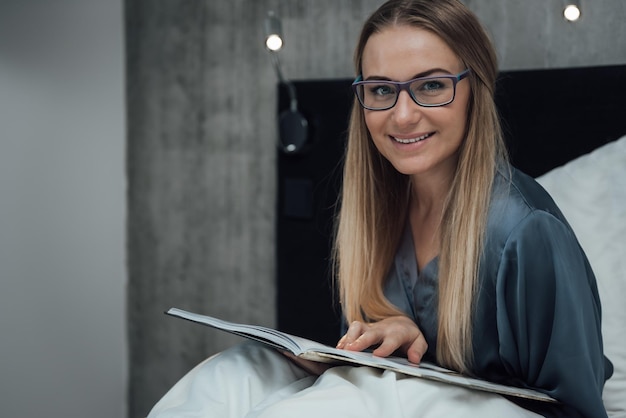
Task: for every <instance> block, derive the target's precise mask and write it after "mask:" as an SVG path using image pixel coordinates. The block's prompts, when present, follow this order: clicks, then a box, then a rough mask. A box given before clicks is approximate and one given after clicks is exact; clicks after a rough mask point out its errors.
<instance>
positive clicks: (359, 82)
mask: <svg viewBox="0 0 626 418" xmlns="http://www.w3.org/2000/svg"><path fill="white" fill-rule="evenodd" d="M469 73H470V69H469V68H467V69H466V70H464V71H462V72H460V73H458V74H456V75H438V76H428V77H418V78H414V79H413V80H408V81H390V80H363V75H362V74H359V76H358V77H357V78H356V79H355V80H354V82H352V91H353V92H354V95H355V96H356V98H357V100H358V101H359V103H360V104H361V106H362V107H363V108H364V109H367V110H374V111H376V110H389V109H391V108H392V107H394V106H395V105H396V103H398V97H400V92H402V91H403V90H404V91H406V92H407V93H409V96H411V99H413V101H414V102H415V103H416V104H417V105H418V106H422V107H440V106H445V105H448V104H450V103H452V102H453V101H454V98H455V97H456V85H457V83H458V82H459V81H461V80H463V79H464V78H467V76H468V75H469ZM441 78H449V79H450V80H452V98H451V99H450V100H449V101H447V102H444V103H437V104H428V103H420V102H419V101H418V100H417V98H416V97H415V96H414V95H413V92H412V91H411V89H410V86H411V84H413V83H415V82H416V81H428V80H438V79H441ZM381 83H385V84H393V85H395V86H397V87H398V91H397V94H396V99H395V100H394V101H393V103H392V104H391V105H389V106H387V107H382V108H378V107H369V106H366V105H365V103H363V100H362V99H361V97H360V96H359V93H358V91H357V89H358V88H359V86H365V85H368V84H381Z"/></svg>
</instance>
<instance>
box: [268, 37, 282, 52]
mask: <svg viewBox="0 0 626 418" xmlns="http://www.w3.org/2000/svg"><path fill="white" fill-rule="evenodd" d="M265 46H267V49H269V50H270V51H278V50H279V49H280V48H282V47H283V40H282V39H281V37H280V36H278V35H276V34H272V35H270V36H268V37H267V39H266V40H265Z"/></svg>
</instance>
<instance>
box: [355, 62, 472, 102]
mask: <svg viewBox="0 0 626 418" xmlns="http://www.w3.org/2000/svg"><path fill="white" fill-rule="evenodd" d="M469 72H470V69H469V68H468V69H467V70H465V71H463V72H461V73H459V74H457V75H438V76H435V77H419V78H414V79H413V80H409V81H387V80H362V78H363V76H362V75H359V76H358V77H357V78H356V80H354V83H352V89H353V90H354V94H356V97H357V98H358V99H359V103H361V106H363V107H364V108H365V109H369V110H387V109H391V108H392V107H394V106H395V105H396V103H397V102H398V96H399V95H400V92H401V91H402V90H406V91H407V92H408V93H409V96H411V98H412V99H413V101H414V102H415V103H417V104H418V105H420V106H423V107H437V106H445V105H447V104H450V103H452V101H453V100H454V96H455V94H456V84H457V83H458V82H459V81H461V80H463V79H464V78H466V77H467V75H468V74H469Z"/></svg>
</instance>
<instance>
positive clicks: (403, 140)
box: [393, 134, 431, 144]
mask: <svg viewBox="0 0 626 418" xmlns="http://www.w3.org/2000/svg"><path fill="white" fill-rule="evenodd" d="M430 135H431V134H426V135H422V136H418V137H417V138H410V139H400V138H396V137H395V136H394V137H393V139H395V140H396V141H398V142H401V143H403V144H413V143H414V142H419V141H423V140H424V139H426V138H428V137H429V136H430Z"/></svg>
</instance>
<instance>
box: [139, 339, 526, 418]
mask: <svg viewBox="0 0 626 418" xmlns="http://www.w3.org/2000/svg"><path fill="white" fill-rule="evenodd" d="M233 371H236V373H233ZM467 416H472V417H474V416H476V417H482V418H502V417H507V418H518V417H519V418H522V417H532V418H536V417H538V415H536V414H534V413H531V412H529V411H527V410H525V409H522V408H520V407H518V406H517V405H515V404H513V403H511V402H509V401H507V400H506V399H505V398H503V397H501V396H499V395H495V394H491V393H486V392H479V391H476V390H470V389H465V388H461V387H457V386H452V385H447V384H443V383H438V382H433V381H427V380H423V379H415V378H409V377H406V376H403V375H400V374H397V373H394V372H391V371H384V372H383V371H381V370H377V369H372V368H369V367H352V366H344V367H335V368H332V369H330V370H328V371H326V372H325V373H324V374H323V375H322V376H321V377H319V378H317V379H316V378H314V377H312V376H309V375H308V374H307V373H305V372H303V371H302V370H301V369H299V368H298V367H296V366H294V365H293V363H292V362H291V361H290V360H288V359H287V358H286V357H284V356H283V355H282V354H280V353H279V352H277V351H275V350H274V349H271V348H267V347H265V346H262V345H261V344H259V343H244V344H241V345H239V346H236V347H233V348H231V349H229V350H226V351H225V352H223V353H220V354H218V355H217V356H216V357H214V358H212V359H209V360H208V361H205V362H203V363H201V364H200V365H198V366H197V367H196V368H194V369H193V370H192V371H191V372H190V373H189V374H187V375H186V376H185V377H184V378H183V379H182V380H181V381H179V382H178V384H176V385H175V386H174V387H173V388H172V389H171V390H170V392H169V393H168V394H167V395H166V396H165V397H163V398H162V399H161V401H159V403H158V404H157V405H155V407H154V408H153V410H152V411H151V412H150V415H149V416H148V418H181V417H215V418H239V417H246V418H293V417H298V418H320V417H359V418H380V417H393V418H402V417H406V418H409V417H411V418H415V417H421V418H441V417H446V418H455V417H459V418H460V417H467Z"/></svg>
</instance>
